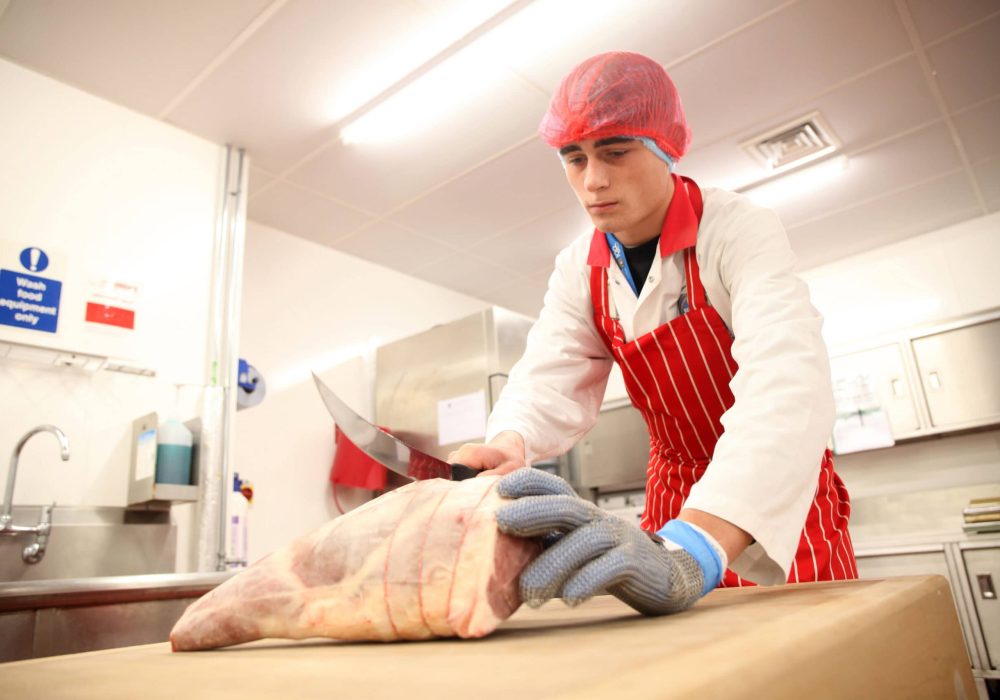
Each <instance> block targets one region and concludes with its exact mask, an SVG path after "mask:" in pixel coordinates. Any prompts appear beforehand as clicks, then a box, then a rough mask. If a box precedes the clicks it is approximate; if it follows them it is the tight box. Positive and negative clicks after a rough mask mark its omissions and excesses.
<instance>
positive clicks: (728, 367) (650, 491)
mask: <svg viewBox="0 0 1000 700" xmlns="http://www.w3.org/2000/svg"><path fill="white" fill-rule="evenodd" d="M674 181H675V184H676V187H675V190H674V196H673V199H672V201H671V203H670V208H671V209H672V208H673V207H675V206H677V207H690V208H691V210H692V211H693V215H694V216H695V217H696V219H694V220H693V221H697V222H700V221H701V213H702V198H701V191H700V190H699V189H698V185H697V184H695V183H694V181H692V180H689V179H687V178H676V177H675V180H674ZM681 218H683V217H681ZM670 221H671V215H670V212H669V211H668V215H667V222H668V225H669V222H670ZM666 233H667V231H664V234H666ZM601 244H603V245H604V246H605V247H607V242H606V241H605V239H604V234H603V233H601V232H600V231H595V232H594V241H593V243H592V250H593V249H594V248H596V247H598V246H600V245H601ZM590 264H591V269H590V270H591V274H590V293H591V298H592V300H593V305H594V321H595V322H596V324H597V329H598V332H599V334H600V335H601V337H602V338H603V340H604V342H605V344H606V345H607V347H608V349H609V350H610V351H611V353H612V355H613V356H614V358H615V360H616V361H617V362H618V364H619V365H620V366H621V368H622V375H623V376H624V378H625V387H626V389H627V390H628V395H629V398H630V399H631V400H632V404H633V405H634V406H635V407H636V408H637V409H639V411H640V412H641V413H642V415H643V418H645V420H646V425H647V427H648V429H649V438H650V449H649V466H648V467H647V469H646V507H645V510H644V512H643V516H642V521H641V523H640V525H641V527H642V528H643V529H645V530H649V531H652V532H656V531H657V530H659V529H660V528H662V527H663V526H664V525H665V524H666V522H667V521H668V520H670V519H672V518H676V517H677V515H678V513H680V511H681V508H682V507H683V506H684V501H685V500H686V499H687V497H688V494H689V493H690V491H691V486H692V485H693V484H694V483H695V482H697V481H698V480H699V479H700V478H701V476H702V474H704V473H705V470H706V469H707V468H708V465H709V462H711V460H712V454H713V452H714V451H715V445H716V443H717V442H718V440H719V436H720V435H722V433H723V426H722V423H721V420H720V419H721V418H722V414H723V413H725V412H726V411H727V410H728V409H729V407H730V406H732V405H733V402H734V398H733V394H732V391H731V390H730V388H729V382H730V381H731V380H732V378H733V375H734V374H735V373H736V370H737V365H736V361H735V360H734V359H733V356H732V345H733V340H732V336H730V334H729V331H728V329H727V328H726V325H725V323H724V322H723V320H722V317H721V316H720V315H719V312H718V311H716V310H715V309H714V308H712V307H711V306H709V305H708V301H707V300H706V298H705V288H704V286H702V283H701V278H700V277H699V274H698V261H697V259H696V257H695V249H694V247H693V246H692V247H689V248H686V249H685V250H684V270H685V277H686V280H687V293H688V304H689V309H688V311H687V312H686V313H684V314H683V315H681V316H678V317H677V318H675V319H673V320H671V321H668V322H667V323H665V324H663V325H662V326H660V327H659V328H656V329H655V330H653V331H652V332H650V333H647V334H646V335H643V336H641V337H638V338H636V339H635V340H633V341H630V342H625V334H624V332H623V330H622V326H621V323H619V322H618V316H617V313H616V312H613V311H611V310H610V308H609V306H610V305H609V299H608V267H607V262H606V261H605V262H604V264H595V263H594V261H593V260H591V261H590ZM849 514H850V501H849V500H848V495H847V489H846V488H844V484H843V482H842V481H841V480H840V477H839V476H837V474H836V473H835V472H834V470H833V458H832V455H831V453H830V451H829V450H826V451H825V452H824V454H823V456H822V461H821V463H820V474H819V480H818V483H817V485H816V492H815V497H814V498H813V502H812V506H811V507H810V508H809V513H808V515H807V517H806V522H805V526H804V528H803V530H802V535H801V538H800V539H799V546H798V550H797V552H796V555H795V560H794V561H793V563H792V568H791V573H790V574H789V577H788V581H789V582H790V583H795V582H802V581H829V580H840V579H853V578H857V576H858V572H857V566H856V562H855V559H854V549H853V546H852V544H851V539H850V535H849V534H848V531H847V520H848V516H849ZM745 585H753V582H751V581H747V580H745V579H742V578H740V577H739V576H737V575H736V574H734V573H733V572H732V571H728V570H727V571H726V573H725V575H724V576H723V579H722V582H721V584H720V586H723V587H728V586H745Z"/></svg>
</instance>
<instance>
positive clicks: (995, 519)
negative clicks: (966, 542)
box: [962, 496, 1000, 532]
mask: <svg viewBox="0 0 1000 700" xmlns="http://www.w3.org/2000/svg"><path fill="white" fill-rule="evenodd" d="M962 517H963V518H964V519H965V524H964V525H963V526H962V529H963V530H965V531H966V532H1000V496H991V497H989V498H973V499H972V500H970V501H969V507H968V508H963V509H962Z"/></svg>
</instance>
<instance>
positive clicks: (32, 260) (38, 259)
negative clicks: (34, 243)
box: [20, 248, 49, 272]
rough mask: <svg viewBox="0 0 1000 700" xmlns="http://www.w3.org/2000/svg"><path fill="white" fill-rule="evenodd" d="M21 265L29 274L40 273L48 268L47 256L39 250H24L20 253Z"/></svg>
mask: <svg viewBox="0 0 1000 700" xmlns="http://www.w3.org/2000/svg"><path fill="white" fill-rule="evenodd" d="M20 259H21V264H22V265H24V269H25V270H28V271H29V272H41V271H42V270H44V269H45V268H47V267H48V266H49V256H48V255H46V254H45V251H44V250H42V249H41V248H25V249H24V250H22V251H21V257H20Z"/></svg>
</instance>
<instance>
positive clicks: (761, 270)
mask: <svg viewBox="0 0 1000 700" xmlns="http://www.w3.org/2000/svg"><path fill="white" fill-rule="evenodd" d="M725 207H726V208H732V211H731V212H730V214H731V216H723V217H721V218H722V219H723V220H726V221H727V232H726V234H725V235H721V236H719V237H718V239H717V240H718V244H716V245H713V246H712V248H711V249H710V250H707V251H706V258H707V259H705V260H699V265H700V266H701V269H703V270H718V271H719V275H720V277H721V282H722V285H723V286H724V287H725V288H726V289H727V290H728V291H729V295H730V300H731V303H732V331H733V334H734V336H735V338H734V342H733V350H732V351H733V357H734V359H735V360H736V362H737V364H738V365H739V369H738V371H737V372H736V374H735V375H734V377H733V379H732V381H731V383H730V387H731V389H732V391H733V395H734V397H735V402H734V403H733V405H732V407H731V408H730V409H729V410H728V411H727V412H726V413H725V414H724V415H723V416H722V424H723V426H724V428H725V433H724V434H723V435H722V437H721V438H720V439H719V442H718V444H717V445H716V448H715V453H714V455H713V458H712V461H711V463H710V464H709V466H708V468H707V470H706V472H705V474H704V476H703V477H702V478H701V480H700V481H699V482H698V483H697V484H696V485H695V486H694V487H693V488H692V489H691V494H690V496H689V498H688V500H687V501H686V503H685V507H687V508H695V509H698V510H703V511H706V512H708V513H711V514H713V515H716V516H718V517H721V518H723V519H725V520H728V521H729V522H731V523H733V524H735V525H737V526H738V527H740V528H742V529H743V530H745V531H747V532H749V533H750V535H751V536H752V537H753V538H754V539H755V540H756V543H755V544H753V545H751V546H750V547H749V548H748V549H747V550H746V551H745V552H744V553H743V554H741V555H740V556H739V557H737V558H736V559H735V560H734V561H733V562H731V564H730V568H731V569H733V571H735V572H736V573H737V574H739V575H741V576H744V577H746V578H748V579H750V580H753V581H756V582H758V583H762V584H774V583H784V582H785V581H786V580H787V577H788V573H789V570H790V568H791V563H792V560H793V559H794V557H795V552H796V550H797V548H798V543H799V538H800V536H801V532H802V528H803V526H804V524H805V519H806V514H807V512H808V510H809V507H810V505H811V503H812V500H813V497H814V494H815V491H816V485H817V481H818V478H819V467H820V462H821V459H822V456H823V452H824V450H825V449H826V446H827V442H828V439H829V437H830V432H831V430H832V428H833V422H834V418H835V409H834V402H833V388H832V383H831V379H830V362H829V357H828V355H827V350H826V345H825V344H824V342H823V338H822V335H821V328H822V323H823V320H822V317H821V316H820V314H819V312H818V311H817V310H816V309H815V308H814V307H813V305H812V303H811V302H810V300H809V290H808V287H807V286H806V285H805V283H804V282H803V281H802V280H801V279H799V277H797V276H796V275H795V273H794V266H795V258H794V255H793V253H792V251H791V248H790V246H789V244H788V239H787V236H786V234H785V231H784V227H783V226H782V225H781V222H780V220H779V219H778V217H777V215H776V214H775V213H774V212H772V211H770V210H768V209H761V208H757V207H754V206H750V205H749V204H748V203H747V202H746V200H743V199H742V198H740V199H737V200H732V201H730V202H728V203H727V204H726V205H725Z"/></svg>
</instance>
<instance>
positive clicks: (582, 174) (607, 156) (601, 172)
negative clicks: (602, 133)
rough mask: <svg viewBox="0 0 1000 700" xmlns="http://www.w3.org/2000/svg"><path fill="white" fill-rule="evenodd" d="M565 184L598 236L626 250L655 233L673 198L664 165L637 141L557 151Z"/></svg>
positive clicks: (572, 146)
mask: <svg viewBox="0 0 1000 700" xmlns="http://www.w3.org/2000/svg"><path fill="white" fill-rule="evenodd" d="M559 155H560V157H562V161H563V166H564V167H565V169H566V179H567V180H569V184H570V186H571V187H572V188H573V192H575V193H576V198H577V199H579V200H580V204H582V205H583V208H584V209H585V210H586V211H587V213H588V214H589V215H590V219H591V221H593V222H594V226H596V227H597V228H598V229H600V230H601V231H608V232H610V233H614V234H615V236H616V237H617V238H618V240H620V241H621V242H622V243H623V244H625V245H627V246H633V245H638V244H640V243H644V242H646V241H648V240H650V239H652V238H653V237H654V236H656V235H657V234H659V233H660V229H661V227H662V225H663V218H664V216H666V213H667V207H668V206H669V205H670V199H671V197H672V196H673V193H674V185H673V180H672V179H671V177H670V169H669V168H668V167H667V164H666V163H664V162H663V161H662V160H660V159H659V158H657V157H656V155H654V154H653V152H652V151H650V150H649V149H648V148H646V147H645V146H644V145H642V143H641V142H640V141H636V140H634V139H627V138H608V139H598V140H588V141H580V142H577V143H571V144H569V145H568V146H564V147H562V148H560V149H559Z"/></svg>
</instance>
